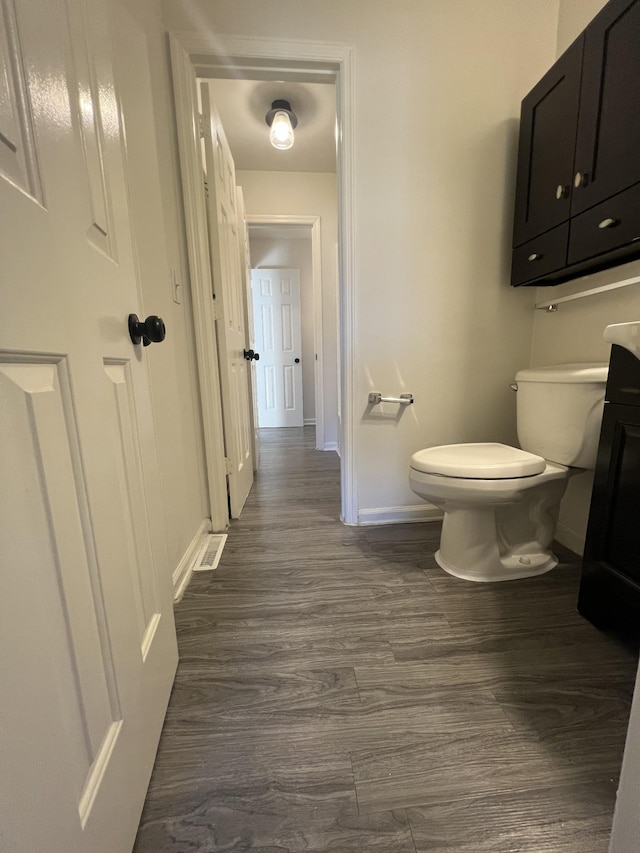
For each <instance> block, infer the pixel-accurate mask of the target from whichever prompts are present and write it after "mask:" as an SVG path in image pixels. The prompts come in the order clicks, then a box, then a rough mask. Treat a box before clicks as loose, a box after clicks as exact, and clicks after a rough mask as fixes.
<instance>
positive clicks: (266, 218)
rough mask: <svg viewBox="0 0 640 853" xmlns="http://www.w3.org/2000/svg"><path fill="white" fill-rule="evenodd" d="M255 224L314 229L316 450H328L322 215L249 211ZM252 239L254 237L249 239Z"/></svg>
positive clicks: (249, 220) (250, 218) (312, 268)
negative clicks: (325, 407) (300, 226)
mask: <svg viewBox="0 0 640 853" xmlns="http://www.w3.org/2000/svg"><path fill="white" fill-rule="evenodd" d="M252 225H277V226H280V225H283V226H285V227H286V226H287V225H308V226H310V228H311V232H310V233H311V276H312V279H313V282H312V285H313V287H312V290H313V349H314V352H315V354H316V360H315V363H314V368H315V369H314V378H315V389H314V391H315V412H316V450H325V435H324V361H323V352H324V349H323V347H324V340H323V337H322V243H321V231H320V217H319V216H293V215H291V216H289V215H275V214H268V213H266V214H247V226H249V227H251V226H252ZM249 239H251V238H249Z"/></svg>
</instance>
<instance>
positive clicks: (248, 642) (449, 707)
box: [135, 428, 637, 853]
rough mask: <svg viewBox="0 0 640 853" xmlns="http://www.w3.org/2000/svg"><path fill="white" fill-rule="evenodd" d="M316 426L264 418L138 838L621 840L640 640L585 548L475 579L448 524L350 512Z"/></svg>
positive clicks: (195, 604) (234, 845) (360, 847)
mask: <svg viewBox="0 0 640 853" xmlns="http://www.w3.org/2000/svg"><path fill="white" fill-rule="evenodd" d="M338 516H339V467H338V458H337V456H336V455H335V454H333V453H320V452H316V451H314V450H313V430H312V429H310V428H306V429H305V430H304V431H303V430H267V431H264V432H263V440H262V460H261V469H260V472H259V474H258V477H257V479H256V483H255V485H254V487H253V490H252V492H251V494H250V496H249V499H248V501H247V505H246V507H245V509H244V511H243V513H242V518H241V519H240V520H239V521H237V522H234V523H233V525H232V527H231V531H230V534H229V539H228V541H227V545H226V548H225V551H224V554H223V557H222V560H221V562H220V565H219V567H218V568H217V569H216V571H215V572H212V573H203V574H198V575H196V576H195V577H194V579H193V581H192V582H191V584H190V586H189V588H188V590H187V593H186V595H185V597H184V599H183V601H182V602H181V603H180V604H179V605H178V607H177V610H176V614H177V624H178V639H179V644H180V658H181V660H180V666H179V669H178V674H177V678H176V683H175V687H174V690H173V694H172V697H171V703H170V705H169V710H168V713H167V719H166V725H165V728H164V732H163V736H162V741H161V744H160V749H159V752H158V758H157V762H156V766H155V770H154V773H153V778H152V780H151V785H150V788H149V792H148V796H147V801H146V805H145V809H144V814H143V817H142V823H141V825H140V830H139V833H138V839H137V843H136V847H135V853H187V851H197V853H215V851H261V853H276V851H277V853H289V852H290V853H294V851H295V852H296V853H298V851H333V853H336V851H338V853H343V851H344V853H348V851H358V853H367V851H380V853H382V851H389V853H404V851H407V853H408V852H409V851H413V853H416V851H417V853H444V851H448V853H453V851H455V853H605V851H606V850H607V844H608V837H609V832H610V826H611V819H612V815H613V806H614V798H615V791H616V786H617V778H618V774H619V770H620V763H621V758H622V753H623V748H624V740H625V733H626V727H627V722H628V715H629V707H630V701H631V692H632V688H633V680H634V676H635V672H636V667H637V662H636V657H635V655H634V653H633V652H632V651H631V650H630V649H629V648H627V647H625V646H624V645H622V644H621V643H619V642H618V641H616V640H615V639H614V638H612V637H610V636H607V635H604V634H601V633H600V632H598V631H597V630H596V629H595V628H593V627H592V626H591V625H590V624H589V623H587V622H586V621H584V620H583V619H582V618H581V617H580V616H579V615H578V614H577V613H576V609H575V606H576V597H577V584H578V576H579V564H578V560H577V558H576V557H575V555H572V554H571V553H570V552H568V551H562V558H563V563H562V564H561V565H560V566H559V567H558V568H557V569H556V570H554V571H553V572H551V573H550V574H547V575H544V576H542V577H539V578H533V579H528V580H523V581H513V582H509V583H500V584H487V585H481V584H474V583H470V582H467V581H462V580H458V579H456V578H452V577H450V576H448V575H446V574H445V573H444V572H443V571H442V570H441V569H440V568H438V566H437V565H436V563H435V561H434V559H433V556H432V555H433V551H434V550H435V548H436V546H437V542H438V538H439V525H437V524H421V525H420V524H416V525H395V526H389V527H377V528H374V527H369V528H349V527H345V526H343V525H342V524H341V523H340V522H339V520H338Z"/></svg>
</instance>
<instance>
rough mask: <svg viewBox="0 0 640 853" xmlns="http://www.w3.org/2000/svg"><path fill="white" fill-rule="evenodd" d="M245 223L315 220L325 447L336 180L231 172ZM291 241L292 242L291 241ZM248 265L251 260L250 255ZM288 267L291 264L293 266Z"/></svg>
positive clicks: (330, 405) (333, 412)
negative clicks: (318, 249) (283, 218)
mask: <svg viewBox="0 0 640 853" xmlns="http://www.w3.org/2000/svg"><path fill="white" fill-rule="evenodd" d="M236 181H237V183H238V185H239V186H241V187H242V191H243V193H244V201H245V206H246V209H247V216H248V217H249V219H250V218H251V216H252V215H258V216H260V215H271V216H284V215H289V216H319V217H320V240H321V244H322V246H321V263H322V284H321V287H322V338H323V364H322V368H323V385H324V388H323V392H324V422H325V426H324V443H325V446H326V445H329V446H334V447H335V444H336V442H337V440H338V385H337V373H338V367H337V352H338V331H337V323H336V304H337V302H336V300H337V282H336V264H335V246H336V241H337V239H338V195H337V178H336V175H335V174H333V173H328V172H243V171H241V170H240V171H237V172H236ZM293 242H295V241H293ZM252 262H253V257H252ZM292 266H296V265H295V264H293V265H292Z"/></svg>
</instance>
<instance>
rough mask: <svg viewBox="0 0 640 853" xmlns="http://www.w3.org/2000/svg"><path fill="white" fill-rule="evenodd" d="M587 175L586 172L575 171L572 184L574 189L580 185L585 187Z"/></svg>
mask: <svg viewBox="0 0 640 853" xmlns="http://www.w3.org/2000/svg"><path fill="white" fill-rule="evenodd" d="M588 178H589V176H588V175H587V173H586V172H576V176H575V178H574V179H573V185H574V187H575V188H576V189H579V188H580V187H586V185H587V182H588Z"/></svg>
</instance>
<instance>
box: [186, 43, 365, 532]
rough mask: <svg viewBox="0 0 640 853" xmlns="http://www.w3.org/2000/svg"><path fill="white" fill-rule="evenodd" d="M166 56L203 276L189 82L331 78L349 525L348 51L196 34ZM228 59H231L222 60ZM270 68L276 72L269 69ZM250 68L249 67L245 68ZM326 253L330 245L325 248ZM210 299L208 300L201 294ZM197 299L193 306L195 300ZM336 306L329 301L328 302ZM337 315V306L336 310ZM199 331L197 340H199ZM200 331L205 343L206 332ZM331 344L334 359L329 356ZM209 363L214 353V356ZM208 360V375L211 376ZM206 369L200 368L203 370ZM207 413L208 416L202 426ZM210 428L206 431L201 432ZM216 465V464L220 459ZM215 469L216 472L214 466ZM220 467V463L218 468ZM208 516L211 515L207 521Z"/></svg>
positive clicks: (213, 439)
mask: <svg viewBox="0 0 640 853" xmlns="http://www.w3.org/2000/svg"><path fill="white" fill-rule="evenodd" d="M170 42H171V53H172V64H173V72H174V89H175V95H176V113H177V121H178V136H179V142H180V155H181V168H182V171H183V178H185V184H186V186H185V188H184V197H185V208H186V210H185V219H186V223H187V232H188V240H189V250H190V264H191V266H192V270H193V269H194V268H195V271H196V272H199V273H203V272H204V275H205V279H206V272H205V271H203V264H204V261H205V258H206V252H205V251H204V250H203V246H202V244H201V240H202V236H203V235H202V224H201V222H200V221H199V217H198V214H199V213H200V212H201V210H200V207H201V205H200V203H199V201H198V199H197V198H194V195H198V194H199V193H200V192H201V190H200V188H199V184H200V182H201V180H200V171H199V167H198V159H199V156H198V153H199V138H198V136H199V134H198V124H197V122H195V121H194V117H195V113H196V112H197V105H196V104H195V98H194V92H195V85H194V84H195V79H196V77H197V76H200V77H202V76H209V77H214V76H219V77H229V76H230V75H234V76H239V77H242V76H243V74H245V76H246V74H248V73H250V74H251V76H254V75H256V74H260V75H261V79H264V80H273V79H275V78H277V79H283V78H286V79H289V80H294V81H295V80H296V79H302V80H307V81H309V80H313V79H315V80H317V79H322V78H324V79H327V78H331V79H332V80H333V81H334V82H335V84H336V89H337V93H338V97H337V102H338V117H337V123H336V124H337V128H338V132H337V140H338V171H337V178H338V218H339V228H338V243H339V245H340V250H339V264H338V269H339V275H338V278H339V282H340V285H339V316H340V322H339V335H338V336H337V337H338V340H339V342H340V343H339V349H340V364H341V371H340V373H341V375H340V380H339V383H338V388H339V396H340V397H341V399H342V404H341V406H340V412H341V422H340V442H339V443H340V448H341V456H342V473H341V494H342V500H341V507H342V509H341V517H342V519H343V521H344V522H345V523H348V524H353V523H356V520H357V519H356V510H357V507H356V476H355V447H354V444H355V440H354V439H355V436H354V424H355V409H354V406H355V398H354V394H353V392H352V388H353V385H354V375H353V373H354V371H353V364H354V359H353V333H354V329H353V326H354V298H353V297H354V295H353V281H354V274H353V273H354V270H353V266H354V251H353V204H352V199H353V186H352V184H353V168H352V164H353V130H352V129H353V75H352V51H351V49H350V48H348V47H345V46H344V45H334V44H325V45H319V44H317V43H309V42H294V41H287V42H283V43H279V42H274V41H271V40H261V39H243V38H234V37H229V38H225V37H221V38H220V39H218V40H217V41H216V45H215V47H213V46H212V44H211V41H210V40H209V39H208V38H207V37H206V36H204V35H200V34H197V35H192V34H189V35H183V34H179V35H178V34H171V37H170ZM229 57H232V59H229ZM276 69H277V70H276ZM249 70H250V71H249ZM265 174H267V173H265ZM331 251H332V254H333V253H334V252H335V246H333V247H331ZM192 281H193V282H195V289H196V290H197V289H198V287H199V282H200V281H201V277H200V276H198V275H195V276H192ZM209 302H210V297H209ZM209 302H208V301H207V295H206V294H205V297H204V298H203V297H202V296H198V294H194V316H196V343H197V347H198V354H199V365H200V364H201V362H202V360H203V357H206V355H207V353H210V352H211V350H212V346H211V341H212V340H214V341H215V327H214V326H213V324H212V323H211V322H209V321H207V320H205V321H202V320H198V317H197V315H198V314H199V313H200V312H199V307H202V308H203V310H204V312H205V313H207V312H208V311H210V304H209ZM199 303H200V305H199ZM336 309H337V306H336ZM336 313H338V310H336ZM200 333H203V337H202V338H200ZM207 333H208V335H209V337H208V340H207V338H206V334H207ZM337 350H338V347H336V359H337ZM214 360H215V356H214ZM212 363H213V362H209V368H208V373H209V378H210V374H211V368H210V365H211V364H212ZM205 372H207V369H205ZM200 386H201V393H202V395H203V397H209V398H211V397H212V396H213V397H215V392H214V394H213V395H211V392H210V388H209V387H207V386H206V383H204V382H203V381H202V376H201V379H200ZM214 403H215V400H212V399H209V400H208V401H207V402H203V412H204V413H205V414H204V416H205V435H206V436H208V437H209V446H208V447H207V448H206V451H207V452H206V456H207V467H208V475H209V481H210V492H211V494H212V500H211V505H212V522H213V524H214V529H215V528H216V526H217V525H221V524H224V525H225V526H226V523H227V520H228V518H227V516H226V515H225V514H224V513H222V512H221V509H222V502H221V489H220V483H219V482H218V483H216V482H215V480H216V477H215V471H216V463H220V447H221V446H223V445H224V436H223V434H222V427H221V423H220V417H219V415H218V414H217V413H216V412H215V411H214V409H215V405H214ZM207 416H210V418H211V424H208V423H207V422H206V421H207ZM209 426H211V429H209ZM223 464H224V463H223ZM217 470H221V469H220V467H218V468H217ZM222 470H224V468H222ZM214 514H215V516H216V517H215V519H214Z"/></svg>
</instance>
